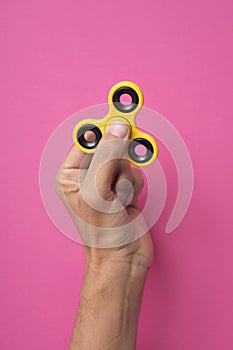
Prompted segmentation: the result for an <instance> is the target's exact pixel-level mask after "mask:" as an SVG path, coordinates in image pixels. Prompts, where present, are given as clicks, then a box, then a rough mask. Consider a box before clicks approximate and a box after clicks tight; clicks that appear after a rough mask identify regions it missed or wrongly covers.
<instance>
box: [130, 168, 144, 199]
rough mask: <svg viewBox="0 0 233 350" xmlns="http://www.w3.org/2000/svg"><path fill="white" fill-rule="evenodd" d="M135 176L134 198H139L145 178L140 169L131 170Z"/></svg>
mask: <svg viewBox="0 0 233 350" xmlns="http://www.w3.org/2000/svg"><path fill="white" fill-rule="evenodd" d="M131 169H132V176H133V186H134V197H138V196H139V194H140V193H141V191H142V189H143V187H144V176H143V173H142V172H141V171H140V170H139V169H138V168H131Z"/></svg>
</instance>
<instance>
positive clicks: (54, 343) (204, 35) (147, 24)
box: [0, 0, 233, 350]
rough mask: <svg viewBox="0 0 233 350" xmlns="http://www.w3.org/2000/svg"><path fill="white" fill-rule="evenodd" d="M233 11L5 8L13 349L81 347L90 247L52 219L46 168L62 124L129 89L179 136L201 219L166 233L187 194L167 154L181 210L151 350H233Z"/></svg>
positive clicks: (151, 318) (62, 4)
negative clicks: (115, 88)
mask: <svg viewBox="0 0 233 350" xmlns="http://www.w3.org/2000/svg"><path fill="white" fill-rule="evenodd" d="M232 11H233V5H232V1H230V0H229V1H228V0H221V1H220V0H218V1H215V0H213V1H210V0H209V1H207V0H202V1H200V0H195V1H194V0H192V1H181V0H177V1H173V0H168V1H166V0H161V1H132V0H130V1H116V2H110V1H106V0H104V1H88V0H85V1H84V0H82V1H81V0H80V1H71V0H70V1H64V0H63V1H45V0H42V1H31V0H30V1H29V0H22V1H16V0H15V1H12V0H9V1H6V0H4V1H1V5H0V18H1V58H0V60H1V65H0V70H1V72H0V74H1V122H2V126H1V138H0V142H1V150H2V155H1V169H2V170H1V196H2V200H1V244H0V249H1V252H0V264H1V295H0V302H1V306H0V310H1V311H0V348H1V350H13V349H16V348H17V349H20V350H21V349H22V350H25V349H33V350H39V349H40V350H42V349H43V350H44V349H50V350H62V349H67V347H68V343H69V339H70V336H71V331H72V327H73V322H74V318H75V313H76V307H77V302H78V297H79V293H80V288H81V281H82V274H83V253H82V246H79V245H78V244H76V243H74V242H72V241H71V240H69V239H67V238H66V237H64V236H63V235H62V234H61V233H60V232H59V231H58V230H57V229H56V228H55V227H54V226H53V224H52V223H51V222H50V220H49V218H48V216H47V214H46V212H45V210H44V208H43V205H42V201H41V198H40V192H39V185H38V174H39V164H40V158H41V154H42V151H43V148H44V145H45V143H46V142H47V139H48V138H49V136H50V134H51V133H52V132H53V130H54V129H55V128H56V127H57V126H58V124H60V123H61V122H62V121H64V119H65V118H67V117H68V116H70V115H71V114H73V113H75V112H76V111H78V110H80V109H82V108H84V107H88V106H91V105H94V104H97V103H103V102H105V101H106V94H107V91H108V90H109V88H110V87H111V86H112V85H113V84H114V83H116V82H117V81H120V80H125V79H127V80H133V81H135V82H137V83H138V84H139V85H140V86H141V87H142V89H143V91H144V94H145V105H146V106H148V107H151V108H153V109H155V110H157V111H158V112H160V113H161V114H163V115H165V116H166V117H167V118H168V119H169V120H170V121H171V123H172V124H173V125H175V127H176V128H177V129H178V130H179V132H180V133H181V135H182V136H183V138H184V140H185V142H186V144H187V146H188V148H189V151H190V154H191V158H192V161H193V166H194V174H195V183H194V194H193V200H192V202H191V206H190V208H189V211H188V213H187V215H186V217H185V219H184V220H183V222H182V223H181V225H180V226H179V227H178V228H177V229H176V231H175V232H174V233H173V234H172V235H170V236H169V235H165V234H164V227H165V224H166V222H167V219H168V217H169V215H170V211H171V208H172V206H173V205H174V203H173V199H174V198H175V194H176V186H177V184H176V173H175V169H174V164H173V162H172V160H171V159H170V157H169V155H167V153H166V152H165V150H164V151H163V150H162V151H161V153H160V161H161V163H162V164H163V167H164V170H165V172H166V175H167V181H168V199H167V205H166V209H165V210H164V212H163V214H162V216H161V218H160V220H159V222H158V224H157V225H156V226H155V227H154V228H153V230H152V233H153V239H154V242H155V249H156V259H155V262H154V265H153V267H152V269H151V271H150V274H149V277H148V280H147V284H146V288H145V294H144V300H143V305H142V310H141V318H140V324H139V332H138V349H140V350H144V349H148V350H153V349H161V350H178V349H179V350H181V349H189V350H192V349H193V350H194V349H195V350H197V349H198V350H202V349H203V350H204V349H205V350H206V349H211V350H217V349H218V350H219V349H224V350H230V349H232V348H233V333H232V328H233V274H232V264H233V258H232V244H233V236H232V231H233V230H232V206H231V205H232V178H233V174H232V166H231V161H232V146H233V144H232V131H231V128H232V117H233V115H232V111H233V108H232V107H233V98H232V93H233V91H232V90H233V89H232V73H233V72H232V71H233V69H232V67H233V66H232V61H233V50H232V39H233V35H232V33H233V25H232V23H233V22H232ZM230 216H231V217H230Z"/></svg>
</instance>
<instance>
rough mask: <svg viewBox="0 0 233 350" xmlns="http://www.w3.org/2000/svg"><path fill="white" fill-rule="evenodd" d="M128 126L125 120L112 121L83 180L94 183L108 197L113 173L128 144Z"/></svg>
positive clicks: (103, 195) (104, 196) (103, 196)
mask: <svg viewBox="0 0 233 350" xmlns="http://www.w3.org/2000/svg"><path fill="white" fill-rule="evenodd" d="M129 135H130V127H129V124H128V123H127V122H124V121H120V120H117V121H113V122H112V123H111V124H109V126H108V127H107V129H106V131H105V133H104V135H103V137H102V139H101V141H100V143H99V145H98V146H97V149H96V152H95V154H94V156H93V159H92V161H91V164H90V167H89V169H88V172H87V175H86V178H85V181H87V184H89V185H91V184H94V183H95V181H96V183H95V185H96V188H97V190H98V192H99V194H100V195H101V196H102V198H108V196H109V194H110V192H111V189H112V183H113V180H114V177H115V174H116V172H117V170H118V167H119V166H120V160H121V158H122V157H123V155H124V153H125V151H126V147H127V145H128V137H129Z"/></svg>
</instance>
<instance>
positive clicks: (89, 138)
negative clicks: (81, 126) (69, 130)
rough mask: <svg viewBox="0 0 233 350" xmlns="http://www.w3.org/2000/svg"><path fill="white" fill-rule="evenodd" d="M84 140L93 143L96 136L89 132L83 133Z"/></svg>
mask: <svg viewBox="0 0 233 350" xmlns="http://www.w3.org/2000/svg"><path fill="white" fill-rule="evenodd" d="M84 138H85V140H86V141H87V142H94V141H95V140H96V134H95V133H94V132H93V131H91V130H89V131H86V132H85V133H84Z"/></svg>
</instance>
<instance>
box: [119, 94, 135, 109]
mask: <svg viewBox="0 0 233 350" xmlns="http://www.w3.org/2000/svg"><path fill="white" fill-rule="evenodd" d="M132 101H133V99H132V96H130V95H129V94H122V95H121V96H120V103H122V104H123V105H125V106H128V105H131V103H132Z"/></svg>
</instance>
